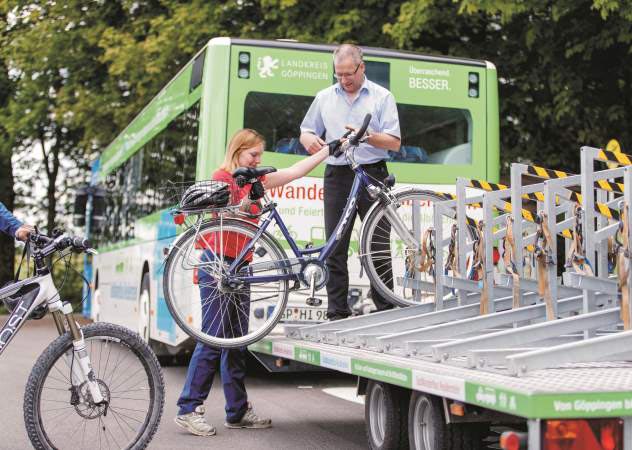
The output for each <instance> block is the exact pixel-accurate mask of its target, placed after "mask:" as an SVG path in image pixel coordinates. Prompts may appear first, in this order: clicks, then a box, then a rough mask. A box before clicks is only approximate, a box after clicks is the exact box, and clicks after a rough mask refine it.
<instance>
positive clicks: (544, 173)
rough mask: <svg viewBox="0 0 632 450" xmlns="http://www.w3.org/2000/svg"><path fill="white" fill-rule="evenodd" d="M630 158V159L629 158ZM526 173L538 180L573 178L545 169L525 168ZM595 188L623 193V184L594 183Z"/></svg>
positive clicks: (571, 174) (536, 167)
mask: <svg viewBox="0 0 632 450" xmlns="http://www.w3.org/2000/svg"><path fill="white" fill-rule="evenodd" d="M631 158H632V157H631ZM527 173H528V174H529V175H531V176H534V177H538V178H546V179H548V180H550V179H555V178H568V177H571V176H574V175H575V174H574V173H570V172H563V171H561V170H553V169H547V168H546V167H539V166H527ZM595 187H596V188H597V189H602V190H604V191H608V192H617V193H620V194H622V193H623V183H615V182H612V181H608V180H598V181H595Z"/></svg>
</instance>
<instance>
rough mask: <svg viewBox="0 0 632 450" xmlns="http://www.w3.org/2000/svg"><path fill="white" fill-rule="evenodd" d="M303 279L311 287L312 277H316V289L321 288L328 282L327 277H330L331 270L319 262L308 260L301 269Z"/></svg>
mask: <svg viewBox="0 0 632 450" xmlns="http://www.w3.org/2000/svg"><path fill="white" fill-rule="evenodd" d="M301 275H302V276H301V281H302V282H303V284H304V285H305V286H307V287H310V286H311V285H310V283H311V280H312V278H314V282H315V285H316V290H318V289H321V288H322V287H324V286H325V284H327V279H328V278H329V272H328V271H327V268H326V267H325V266H323V265H322V264H321V263H319V262H314V261H312V262H308V263H307V264H305V265H304V266H303V269H302V270H301Z"/></svg>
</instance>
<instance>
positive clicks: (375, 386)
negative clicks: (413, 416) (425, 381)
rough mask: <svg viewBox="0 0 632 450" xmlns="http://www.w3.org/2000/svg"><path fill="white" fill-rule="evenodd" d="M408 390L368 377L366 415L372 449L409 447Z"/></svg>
mask: <svg viewBox="0 0 632 450" xmlns="http://www.w3.org/2000/svg"><path fill="white" fill-rule="evenodd" d="M409 398H410V394H409V392H408V391H406V390H404V389H401V388H398V387H396V386H391V385H389V384H385V383H380V382H376V381H369V383H368V385H367V389H366V401H365V404H364V418H365V421H366V435H367V440H368V443H369V448H370V449H372V450H400V449H407V448H408V442H407V441H408V439H407V435H408V430H407V428H408V426H407V420H406V411H407V410H408V400H409Z"/></svg>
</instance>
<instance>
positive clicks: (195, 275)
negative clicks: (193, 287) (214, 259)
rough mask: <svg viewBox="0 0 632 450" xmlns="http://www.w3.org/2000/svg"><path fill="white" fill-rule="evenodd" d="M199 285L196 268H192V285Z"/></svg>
mask: <svg viewBox="0 0 632 450" xmlns="http://www.w3.org/2000/svg"><path fill="white" fill-rule="evenodd" d="M198 283H199V278H198V269H197V267H194V268H193V284H198Z"/></svg>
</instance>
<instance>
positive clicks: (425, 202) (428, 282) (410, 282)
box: [361, 187, 472, 306]
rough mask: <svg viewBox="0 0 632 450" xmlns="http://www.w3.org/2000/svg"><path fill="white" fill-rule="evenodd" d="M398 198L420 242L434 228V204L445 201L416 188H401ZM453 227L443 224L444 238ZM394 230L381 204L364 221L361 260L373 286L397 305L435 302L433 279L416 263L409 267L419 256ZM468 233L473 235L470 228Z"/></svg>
mask: <svg viewBox="0 0 632 450" xmlns="http://www.w3.org/2000/svg"><path fill="white" fill-rule="evenodd" d="M395 196H396V198H397V201H398V203H399V205H400V206H399V208H397V214H398V216H399V218H400V220H401V221H402V222H403V224H404V226H405V228H406V229H407V230H408V231H410V232H411V234H412V235H413V236H414V237H415V239H416V240H417V242H418V243H420V242H421V240H422V237H423V235H424V232H425V231H426V230H427V229H428V228H429V227H434V223H433V207H432V203H433V202H435V201H442V200H445V198H444V197H442V196H440V195H438V194H436V193H434V192H432V191H425V190H422V189H418V188H414V187H413V188H406V189H402V190H400V191H398V192H396V193H395ZM450 227H451V223H449V221H444V236H449V233H450ZM395 228H396V227H394V226H391V221H390V220H389V218H388V216H387V215H386V209H385V208H384V207H383V206H381V205H380V206H377V207H375V208H373V209H372V210H371V211H370V213H369V216H368V217H366V218H365V225H364V226H363V233H362V236H361V249H362V255H361V261H362V265H363V266H364V268H365V270H366V271H367V274H368V276H369V279H370V280H371V285H372V286H373V287H374V288H375V289H376V290H377V291H378V292H379V293H380V295H382V296H383V297H384V299H385V300H387V301H388V302H390V303H392V304H394V305H396V306H412V305H419V304H422V303H432V302H434V299H435V291H434V277H432V276H430V275H429V274H428V273H426V272H422V271H419V270H417V269H415V267H414V266H416V265H417V264H414V265H411V264H409V262H410V261H411V259H412V260H413V261H415V262H417V261H418V260H419V254H418V253H415V252H414V251H412V250H411V249H409V248H408V247H407V246H406V243H405V242H404V239H402V237H401V236H399V235H398V233H397V232H396V229H395ZM467 232H468V233H469V236H471V233H472V230H470V229H469V227H468V230H467ZM446 257H447V252H446V253H444V262H445V260H446ZM439 270H443V268H440V269H439Z"/></svg>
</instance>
